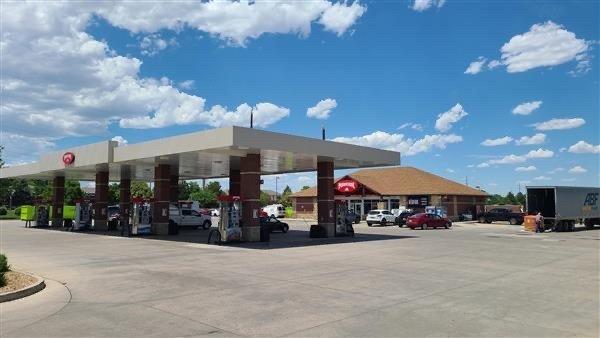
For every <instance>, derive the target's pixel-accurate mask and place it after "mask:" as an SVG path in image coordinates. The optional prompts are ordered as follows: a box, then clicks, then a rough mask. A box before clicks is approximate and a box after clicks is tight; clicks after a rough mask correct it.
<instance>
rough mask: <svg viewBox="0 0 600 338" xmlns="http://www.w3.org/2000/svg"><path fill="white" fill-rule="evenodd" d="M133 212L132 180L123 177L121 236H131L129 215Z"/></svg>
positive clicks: (120, 204)
mask: <svg viewBox="0 0 600 338" xmlns="http://www.w3.org/2000/svg"><path fill="white" fill-rule="evenodd" d="M130 210H131V179H129V178H123V177H121V182H120V184H119V215H121V219H120V221H119V222H120V223H121V234H123V235H125V236H129V235H130V234H131V230H130V228H129V213H130Z"/></svg>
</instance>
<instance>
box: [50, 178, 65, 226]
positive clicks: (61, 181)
mask: <svg viewBox="0 0 600 338" xmlns="http://www.w3.org/2000/svg"><path fill="white" fill-rule="evenodd" d="M64 203H65V177H64V176H57V177H55V178H54V179H53V180H52V226H53V227H59V226H62V224H63V207H64Z"/></svg>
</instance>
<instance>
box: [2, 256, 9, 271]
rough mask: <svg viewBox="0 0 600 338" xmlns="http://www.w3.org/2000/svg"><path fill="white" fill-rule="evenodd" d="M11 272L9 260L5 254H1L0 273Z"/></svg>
mask: <svg viewBox="0 0 600 338" xmlns="http://www.w3.org/2000/svg"><path fill="white" fill-rule="evenodd" d="M7 271H10V265H8V259H7V258H6V255H5V254H0V272H7Z"/></svg>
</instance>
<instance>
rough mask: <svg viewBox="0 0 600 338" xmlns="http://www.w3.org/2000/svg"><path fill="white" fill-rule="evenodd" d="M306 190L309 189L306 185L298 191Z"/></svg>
mask: <svg viewBox="0 0 600 338" xmlns="http://www.w3.org/2000/svg"><path fill="white" fill-rule="evenodd" d="M307 189H310V187H309V186H308V185H305V186H303V187H302V189H300V190H307Z"/></svg>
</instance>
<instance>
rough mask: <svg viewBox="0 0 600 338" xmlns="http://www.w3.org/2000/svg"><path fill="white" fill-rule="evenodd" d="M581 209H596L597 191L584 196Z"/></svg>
mask: <svg viewBox="0 0 600 338" xmlns="http://www.w3.org/2000/svg"><path fill="white" fill-rule="evenodd" d="M582 209H583V211H590V210H596V209H598V193H597V192H590V193H588V194H587V196H585V202H583V208H582Z"/></svg>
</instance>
